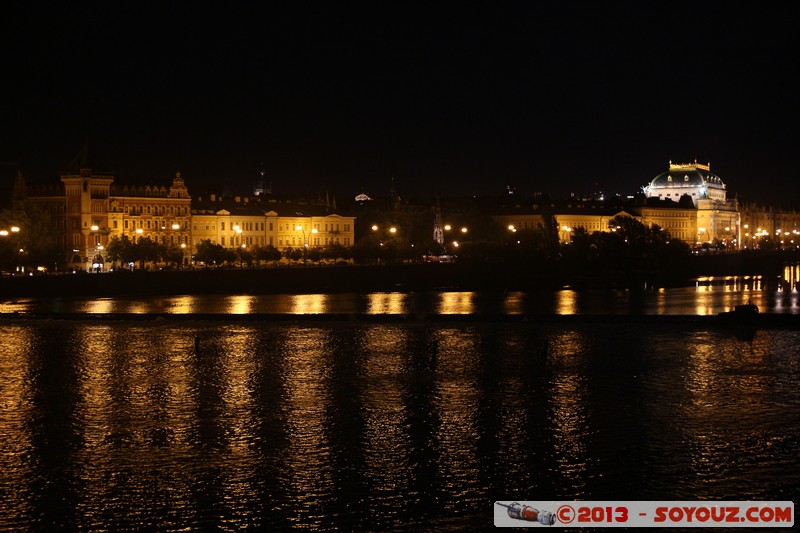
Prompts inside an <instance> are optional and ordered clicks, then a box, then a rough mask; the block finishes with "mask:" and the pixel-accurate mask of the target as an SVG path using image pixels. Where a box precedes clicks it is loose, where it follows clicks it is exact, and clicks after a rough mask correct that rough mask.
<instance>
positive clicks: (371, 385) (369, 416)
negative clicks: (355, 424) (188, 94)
mask: <svg viewBox="0 0 800 533" xmlns="http://www.w3.org/2000/svg"><path fill="white" fill-rule="evenodd" d="M408 336H409V331H408V329H407V328H400V327H380V328H377V327H376V328H368V329H365V331H364V336H363V359H362V364H361V369H360V373H361V374H362V376H363V378H362V384H363V389H362V392H361V398H360V400H361V401H360V404H361V406H362V407H361V412H362V414H363V417H364V426H365V430H364V437H363V438H364V442H363V453H364V463H365V464H364V467H365V468H364V472H363V475H365V476H366V477H367V478H369V483H370V486H374V487H382V490H383V491H384V492H385V493H386V494H381V493H380V492H377V493H375V494H374V495H373V496H374V497H376V498H378V499H380V501H381V506H382V507H385V508H389V509H392V504H394V505H395V507H394V510H395V512H401V509H402V508H401V507H399V506H400V505H402V504H403V502H402V500H401V499H399V495H400V494H402V493H404V492H406V490H407V486H408V484H409V483H410V482H411V481H413V476H412V472H410V471H409V465H410V463H411V459H410V457H409V453H410V451H411V450H412V449H413V445H412V443H411V442H410V441H409V434H408V431H407V430H408V428H407V426H406V420H408V418H409V413H408V403H407V402H408V399H407V397H406V396H407V387H406V383H407V379H408V372H409V371H410V369H409V365H408V361H407V360H406V359H407V357H408V356H409V349H408V342H409V341H408ZM392 499H396V500H397V501H392ZM390 512H391V511H390Z"/></svg>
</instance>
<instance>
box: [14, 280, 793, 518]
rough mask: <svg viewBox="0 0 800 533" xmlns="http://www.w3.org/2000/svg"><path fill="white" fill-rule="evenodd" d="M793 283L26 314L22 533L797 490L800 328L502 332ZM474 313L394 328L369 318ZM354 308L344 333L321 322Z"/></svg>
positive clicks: (783, 297) (97, 304) (85, 303)
mask: <svg viewBox="0 0 800 533" xmlns="http://www.w3.org/2000/svg"><path fill="white" fill-rule="evenodd" d="M746 299H752V300H753V301H754V302H756V303H757V304H758V305H759V306H761V307H762V311H766V312H775V313H797V312H798V302H797V293H796V292H795V291H793V290H781V291H771V290H770V291H765V290H763V289H762V288H761V287H760V286H759V285H758V284H757V283H756V284H754V283H749V284H748V283H747V282H745V281H742V282H741V283H740V282H739V281H736V280H721V281H719V280H718V281H713V280H712V282H707V281H705V282H698V285H697V286H695V287H689V288H685V289H669V290H666V291H651V292H647V291H646V292H645V293H644V294H638V295H631V294H627V293H606V292H600V293H578V292H573V291H561V292H560V293H558V294H549V295H543V294H521V293H511V294H496V295H485V294H479V293H435V294H427V295H414V294H399V293H374V294H368V295H282V296H281V295H275V296H247V295H239V296H216V297H214V296H202V297H201V296H197V297H195V296H183V297H181V296H178V297H169V298H159V299H152V300H146V299H136V298H133V299H103V300H74V301H49V302H48V301H33V300H25V301H15V302H5V303H3V304H2V305H0V311H2V312H4V313H10V312H13V311H17V312H18V313H20V312H21V313H25V312H31V311H36V310H40V311H41V310H48V311H50V312H53V311H58V310H61V311H63V312H88V313H114V312H117V313H151V312H159V313H164V312H175V313H192V312H202V313H222V312H227V313H258V312H264V313H279V314H281V313H283V314H286V315H287V316H286V318H285V320H278V321H274V320H271V321H266V322H259V321H247V322H244V323H243V322H240V321H236V320H225V319H224V318H223V319H219V320H186V319H183V320H176V321H171V320H169V318H167V319H166V320H158V321H148V322H142V321H134V320H124V319H122V320H115V321H113V322H108V321H102V320H98V319H94V318H92V317H91V316H90V315H89V316H87V317H86V318H85V319H81V320H74V319H72V320H59V319H58V318H57V317H55V318H46V319H18V318H7V319H5V320H4V321H3V324H2V327H3V335H2V336H0V376H2V381H1V382H0V406H2V409H1V410H0V451H2V455H0V467H1V469H0V493H2V495H3V498H2V501H1V502H0V529H1V530H32V529H33V530H53V529H67V530H121V529H129V530H131V529H133V530H142V529H158V530H178V529H190V530H220V529H221V530H238V529H242V528H245V527H258V528H262V529H270V530H285V529H290V528H297V529H307V530H334V529H337V530H346V531H351V530H371V531H382V530H404V529H405V530H415V531H416V530H463V529H467V530H475V529H484V528H486V527H491V525H492V523H493V516H494V509H493V502H495V501H512V500H519V501H523V500H528V501H544V500H573V499H585V500H698V499H708V500H722V499H725V500H781V501H786V500H793V501H797V495H798V487H800V387H798V384H800V359H798V351H797V346H800V330H798V329H796V328H794V329H785V330H784V329H769V330H758V331H756V332H755V334H754V335H753V336H747V337H746V338H741V337H739V336H737V335H735V334H734V332H731V331H730V330H725V329H715V328H711V327H708V326H703V325H697V324H695V325H691V324H681V323H664V324H659V323H655V322H648V323H636V324H630V325H626V324H624V323H622V322H614V323H611V324H607V325H604V324H602V323H598V322H592V323H583V324H566V323H563V324H552V323H551V324H543V323H528V322H518V323H508V322H506V323H503V322H498V321H492V320H486V321H480V320H477V321H475V320H471V321H469V322H461V323H460V322H459V321H458V317H457V315H458V314H461V313H471V314H476V313H477V314H480V313H482V312H490V313H496V312H507V313H512V314H513V313H524V312H530V311H531V310H535V311H541V310H544V309H549V310H550V311H551V312H561V313H564V314H570V313H595V312H598V313H600V312H605V313H612V314H624V313H626V312H632V311H633V312H639V313H643V314H659V313H661V314H670V313H673V314H685V313H687V312H690V311H691V312H694V313H699V314H712V313H716V312H719V311H721V310H725V309H724V308H725V307H727V306H729V305H733V304H738V303H741V301H742V300H746ZM420 309H425V310H428V311H432V312H442V313H445V314H453V319H452V320H448V321H439V322H436V323H430V322H426V321H424V320H420V321H412V322H398V323H380V324H379V323H375V322H372V321H370V320H363V321H362V320H359V319H358V316H360V315H368V314H370V313H390V314H393V313H397V314H403V313H409V312H416V311H418V310H420ZM309 313H311V314H324V313H354V319H353V320H351V321H348V322H345V323H341V322H326V321H324V320H319V321H306V320H299V319H298V318H300V317H299V316H298V315H303V314H309Z"/></svg>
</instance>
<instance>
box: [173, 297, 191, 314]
mask: <svg viewBox="0 0 800 533" xmlns="http://www.w3.org/2000/svg"><path fill="white" fill-rule="evenodd" d="M196 300H197V297H196V296H176V297H175V298H172V301H171V305H172V312H173V313H177V314H187V315H188V314H191V313H193V312H194V311H195V302H196Z"/></svg>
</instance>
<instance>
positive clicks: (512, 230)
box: [508, 224, 517, 233]
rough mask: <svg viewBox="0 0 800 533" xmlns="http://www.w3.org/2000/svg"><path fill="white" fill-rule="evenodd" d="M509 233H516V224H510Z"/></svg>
mask: <svg viewBox="0 0 800 533" xmlns="http://www.w3.org/2000/svg"><path fill="white" fill-rule="evenodd" d="M508 231H510V232H511V233H516V231H517V228H515V227H514V224H509V225H508Z"/></svg>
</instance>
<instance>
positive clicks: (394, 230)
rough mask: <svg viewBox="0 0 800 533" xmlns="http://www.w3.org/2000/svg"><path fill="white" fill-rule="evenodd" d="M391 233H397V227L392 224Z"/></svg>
mask: <svg viewBox="0 0 800 533" xmlns="http://www.w3.org/2000/svg"><path fill="white" fill-rule="evenodd" d="M389 233H397V228H395V227H394V226H392V227H391V228H389Z"/></svg>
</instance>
